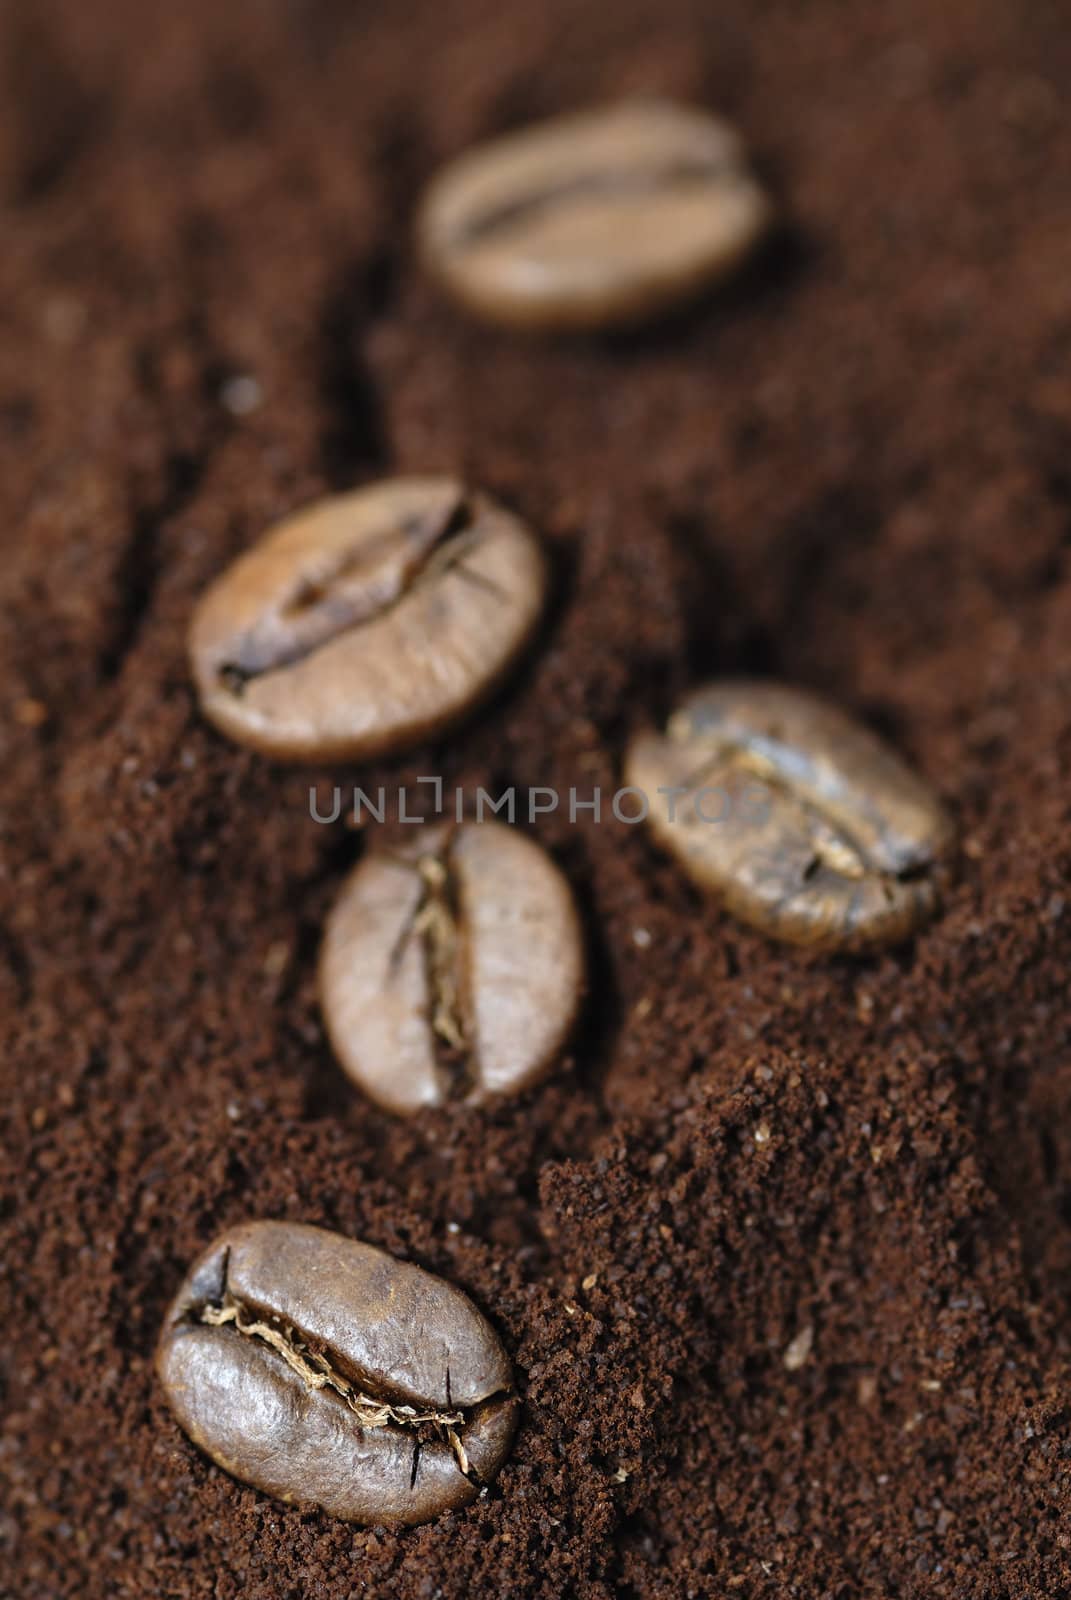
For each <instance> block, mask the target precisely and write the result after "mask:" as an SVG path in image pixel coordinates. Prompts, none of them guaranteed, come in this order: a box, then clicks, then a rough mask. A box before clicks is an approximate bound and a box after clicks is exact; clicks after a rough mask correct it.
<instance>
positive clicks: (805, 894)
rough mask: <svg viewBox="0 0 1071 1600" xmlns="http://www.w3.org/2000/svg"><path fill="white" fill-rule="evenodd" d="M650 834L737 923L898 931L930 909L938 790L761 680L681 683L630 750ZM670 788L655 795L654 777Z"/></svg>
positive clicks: (871, 937) (831, 931)
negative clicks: (662, 718) (677, 700)
mask: <svg viewBox="0 0 1071 1600" xmlns="http://www.w3.org/2000/svg"><path fill="white" fill-rule="evenodd" d="M626 781H627V782H628V783H630V784H634V785H635V786H636V787H637V788H639V789H642V790H643V791H644V792H645V793H646V794H647V796H648V799H649V802H650V814H649V815H650V822H651V826H652V827H653V829H654V831H655V833H656V835H657V837H658V838H659V840H660V841H661V842H662V843H663V844H664V845H665V846H666V847H667V848H668V849H669V850H670V851H672V853H673V854H674V855H676V856H677V857H678V858H679V859H680V860H681V861H682V863H683V864H684V866H685V867H686V869H687V870H688V872H689V873H690V875H691V876H692V877H693V878H694V879H695V880H696V882H697V883H699V884H701V885H703V886H704V887H705V888H709V889H712V890H714V891H715V893H716V894H718V895H719V896H720V898H721V899H722V900H723V901H724V902H725V904H726V905H727V906H728V907H729V909H730V910H732V911H733V912H735V913H736V915H737V916H739V917H741V918H742V919H743V920H744V921H745V922H749V923H751V924H752V925H753V926H754V927H756V928H759V929H761V930H762V931H763V932H764V933H768V934H771V935H773V936H774V937H775V938H779V939H787V940H790V941H791V942H792V943H795V944H802V945H812V946H821V947H827V948H836V949H851V948H853V947H861V946H868V945H878V944H889V943H895V942H896V941H898V940H901V939H904V938H907V937H908V936H909V935H910V934H911V933H913V932H914V931H915V930H916V929H917V928H919V927H920V926H921V925H922V924H923V923H924V922H925V921H926V920H927V919H928V918H929V917H930V916H931V915H932V914H933V912H934V911H935V909H936V907H937V902H938V886H937V877H938V867H939V864H940V860H941V857H942V854H943V853H944V852H945V851H946V850H947V848H948V846H949V843H950V839H951V827H950V824H949V821H948V819H947V817H946V815H945V813H944V811H943V810H942V807H941V805H940V802H939V801H938V800H937V798H936V796H935V795H934V794H933V793H932V792H931V791H930V789H929V788H928V786H927V785H926V784H925V783H923V781H922V780H921V779H920V778H918V777H916V776H915V774H914V773H913V772H911V771H910V769H909V768H908V767H906V766H905V765H904V763H903V762H902V761H901V760H900V759H899V757H898V756H896V755H895V754H894V753H893V752H892V751H891V750H890V749H888V747H887V746H886V745H884V744H883V743H882V742H881V741H880V740H879V739H878V738H877V737H876V736H875V735H874V734H872V733H870V732H869V731H868V730H867V729H866V728H863V727H860V726H859V725H858V723H855V722H853V721H852V720H851V719H850V718H849V717H847V716H845V715H844V713H843V712H841V711H839V710H838V709H837V708H836V707H835V706H832V705H829V704H828V703H827V702H825V701H823V700H820V699H817V698H816V697H815V696H813V695H810V694H805V693H803V692H802V691H800V690H797V689H790V688H785V687H783V686H781V685H778V684H771V683H750V682H739V683H720V684H713V685H711V686H710V687H708V688H705V689H700V690H699V691H698V692H697V693H695V694H693V695H691V696H690V697H689V698H688V699H687V700H686V701H685V702H684V704H683V706H682V707H681V708H680V710H679V711H677V712H676V713H675V714H674V715H673V717H671V719H670V722H669V725H668V728H667V730H666V732H665V734H664V735H662V734H653V733H644V734H641V735H640V736H638V737H637V738H635V739H634V740H633V741H632V743H631V745H630V747H629V751H628V756H627V762H626ZM660 789H661V790H663V791H669V792H666V793H664V794H663V795H661V796H660V795H659V794H658V792H657V791H658V790H660Z"/></svg>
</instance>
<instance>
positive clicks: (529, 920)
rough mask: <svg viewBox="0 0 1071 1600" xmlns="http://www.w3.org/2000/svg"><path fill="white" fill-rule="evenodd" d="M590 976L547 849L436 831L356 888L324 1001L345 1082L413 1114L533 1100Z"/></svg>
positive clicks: (327, 951)
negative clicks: (454, 1105)
mask: <svg viewBox="0 0 1071 1600" xmlns="http://www.w3.org/2000/svg"><path fill="white" fill-rule="evenodd" d="M583 975H584V960H583V943H582V937H581V931H580V923H579V919H578V917H577V913H576V908H575V906H574V904H573V899H572V895H571V893H570V891H569V886H568V884H567V883H566V881H565V879H564V878H563V877H562V875H561V873H560V872H559V871H558V869H557V867H556V866H555V865H554V863H553V862H552V861H551V860H550V858H549V856H547V855H546V854H545V853H544V851H543V850H541V849H540V848H539V846H538V845H536V844H533V843H532V841H531V840H530V839H527V838H525V836H524V835H523V834H521V833H517V832H516V831H514V829H512V828H509V827H506V826H504V825H502V824H499V823H490V822H487V823H465V824H463V825H462V826H461V827H454V826H450V825H432V826H428V827H426V828H422V829H421V830H420V832H419V834H418V835H417V836H416V837H415V838H414V840H413V841H412V843H411V844H408V845H407V846H406V847H405V848H404V849H403V850H401V851H398V852H387V851H381V852H378V853H374V854H371V855H368V856H366V857H365V859H364V860H363V861H361V862H360V863H359V864H358V866H357V867H356V868H355V870H354V871H353V873H352V874H351V875H350V877H349V879H348V880H347V882H346V884H345V886H344V888H343V890H342V893H341V895H340V896H339V899H338V901H337V902H336V904H335V906H334V908H333V910H332V912H331V915H330V917H329V919H328V923H327V930H326V934H325V937H324V944H323V952H322V955H321V959H320V997H321V1003H322V1006H323V1012H324V1018H325V1021H326V1024H327V1031H328V1034H329V1035H330V1038H331V1043H332V1045H333V1047H334V1050H335V1053H336V1055H337V1056H338V1059H339V1060H340V1061H341V1063H342V1065H343V1067H344V1068H345V1070H346V1072H347V1073H348V1074H349V1075H350V1077H351V1078H352V1079H353V1080H354V1082H355V1083H357V1084H358V1085H359V1086H360V1088H362V1089H363V1090H364V1091H365V1093H366V1094H367V1095H369V1096H370V1097H371V1099H373V1100H375V1101H377V1102H378V1103H379V1104H380V1105H382V1106H384V1107H386V1109H387V1110H388V1111H394V1112H399V1113H402V1114H405V1113H408V1112H413V1111H417V1110H419V1109H420V1108H421V1107H422V1106H438V1105H442V1104H443V1103H444V1102H445V1101H447V1100H448V1099H451V1098H459V1099H467V1100H469V1101H470V1102H476V1101H479V1100H482V1099H484V1098H486V1097H487V1096H490V1095H500V1094H510V1093H517V1092H518V1091H519V1090H521V1089H523V1088H525V1087H527V1085H528V1084H530V1083H532V1082H533V1081H534V1080H535V1079H536V1078H538V1077H539V1075H540V1074H541V1073H542V1072H543V1071H544V1070H545V1069H546V1068H548V1067H549V1066H550V1065H551V1064H552V1063H553V1061H554V1058H555V1056H556V1055H557V1054H558V1053H559V1051H560V1050H561V1048H562V1046H563V1044H564V1042H565V1040H566V1038H567V1036H568V1034H569V1031H570V1029H571V1028H572V1025H573V1022H574V1020H575V1017H576V1013H577V1008H578V1005H579V1000H580V995H581V991H582V986H583Z"/></svg>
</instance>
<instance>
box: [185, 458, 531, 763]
mask: <svg viewBox="0 0 1071 1600" xmlns="http://www.w3.org/2000/svg"><path fill="white" fill-rule="evenodd" d="M546 581H547V580H546V570H545V564H544V558H543V555H542V552H541V549H540V547H539V545H538V543H537V541H536V539H535V538H534V536H533V535H532V533H531V532H530V531H529V530H528V528H526V527H525V525H524V524H523V523H522V522H521V521H520V520H519V519H518V518H517V517H515V516H513V515H512V513H510V512H508V511H506V510H505V509H503V508H502V507H501V506H498V505H496V504H495V503H494V502H493V501H491V500H490V499H488V498H487V497H486V496H485V495H482V494H478V493H474V492H470V491H468V490H466V489H464V488H463V487H461V486H460V485H459V484H457V483H455V482H453V481H451V480H449V479H444V478H398V479H393V480H389V481H387V482H384V483H379V484H375V485H373V486H371V487H369V488H365V489H360V490H357V491H356V492H354V493H352V494H346V495H339V496H336V497H335V498H333V499H329V500H324V501H321V502H320V503H319V504H317V505H314V506H311V507H310V508H308V509H307V510H305V511H302V512H300V513H299V514H298V515H296V516H294V517H291V518H288V519H287V520H286V521H285V522H283V523H282V524H281V525H280V526H279V527H278V528H276V529H275V530H274V531H272V532H270V533H269V534H268V535H267V536H266V537H265V538H264V539H262V540H261V541H260V543H259V544H257V545H255V546H254V547H253V548H252V549H251V550H250V551H248V552H247V553H246V554H245V555H243V556H241V557H240V558H239V559H238V560H237V561H235V562H234V564H233V565H232V566H231V567H230V568H229V569H228V570H227V571H226V572H225V573H224V574H223V575H222V576H221V577H220V578H219V579H218V580H217V581H216V582H215V583H214V584H213V585H212V586H211V588H210V589H209V590H208V591H207V593H206V594H205V595H204V596H203V597H202V599H201V601H200V603H199V605H198V607H197V609H196V612H195V614H194V618H193V623H192V627H191V631H190V658H191V664H192V669H193V676H194V681H195V683H196V686H197V690H198V694H199V697H200V702H201V706H202V709H203V711H204V713H205V715H206V716H207V717H209V718H210V720H211V721H212V722H214V723H215V724H216V726H217V727H218V728H220V729H221V730H222V731H223V732H224V733H226V734H228V735H229V736H230V737H231V738H232V739H235V740H236V741H237V742H238V743H240V744H245V745H250V746H252V747H253V748H254V749H257V750H260V751H263V752H264V753H265V754H267V755H271V756H276V757H278V758H281V759H284V760H298V761H302V760H307V761H317V760H347V759H359V758H363V757H368V756H373V755H379V754H382V753H384V752H385V751H391V750H396V749H398V748H399V747H401V746H404V745H408V744H413V743H417V742H419V741H420V740H421V739H423V738H426V737H430V736H433V735H435V734H438V733H440V732H442V731H443V730H444V729H446V728H448V727H451V726H452V725H453V724H454V723H456V722H457V721H458V720H460V719H461V718H462V717H464V716H465V715H467V714H468V713H469V712H470V711H472V710H473V709H474V708H475V707H476V706H477V705H478V704H479V702H480V701H481V700H483V699H484V698H485V697H486V696H487V694H489V693H490V691H491V690H492V689H493V688H494V687H495V686H496V685H497V684H498V683H499V682H500V681H501V679H502V678H503V677H504V675H505V674H506V673H507V672H508V671H509V669H510V667H511V666H512V665H513V663H514V662H515V661H516V659H517V657H518V656H519V655H520V653H521V651H522V650H523V649H524V646H525V645H526V644H527V642H528V640H529V639H530V637H531V635H532V633H533V631H534V629H535V627H536V624H537V623H538V620H539V616H540V613H541V611H542V607H543V602H544V597H545V593H546Z"/></svg>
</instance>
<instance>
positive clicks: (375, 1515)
mask: <svg viewBox="0 0 1071 1600" xmlns="http://www.w3.org/2000/svg"><path fill="white" fill-rule="evenodd" d="M156 1365H157V1371H158V1373H159V1377H160V1381H161V1383H162V1385H163V1388H164V1392H165V1394H166V1396H167V1400H168V1404H169V1405H170V1407H171V1409H172V1411H173V1412H174V1414H175V1416H176V1418H177V1419H178V1421H179V1423H180V1424H181V1425H182V1427H183V1428H184V1429H185V1430H186V1432H187V1433H188V1434H189V1435H190V1437H191V1439H193V1441H194V1443H195V1444H197V1445H199V1446H200V1447H201V1449H203V1450H204V1451H206V1452H207V1454H208V1455H210V1456H211V1457H212V1459H213V1460H214V1461H215V1462H216V1463H217V1464H218V1465H219V1466H221V1467H223V1468H224V1470H225V1471H227V1472H229V1473H231V1474H233V1476H234V1477H236V1478H240V1479H242V1480H243V1482H245V1483H250V1484H253V1485H254V1486H255V1487H256V1488H258V1489H263V1490H265V1491H266V1492H267V1493H268V1494H272V1495H274V1496H275V1497H276V1498H277V1499H280V1500H285V1501H290V1502H293V1503H295V1504H298V1505H316V1506H321V1507H322V1508H323V1509H324V1510H325V1511H327V1512H329V1513H330V1514H331V1515H332V1516H336V1517H341V1518H344V1519H345V1520H346V1521H350V1522H360V1523H365V1524H369V1525H371V1524H379V1523H382V1524H388V1525H389V1524H395V1525H405V1524H414V1523H420V1522H428V1521H430V1520H432V1519H433V1518H434V1517H438V1516H441V1515H442V1513H443V1512H445V1511H450V1510H453V1509H455V1508H456V1507H458V1506H463V1505H467V1504H468V1503H469V1502H470V1501H472V1500H474V1499H475V1498H476V1496H477V1494H478V1493H479V1492H480V1489H481V1487H482V1486H483V1485H484V1484H487V1483H490V1482H491V1481H492V1479H493V1478H494V1477H495V1476H496V1474H497V1473H498V1470H499V1468H500V1466H501V1465H502V1462H503V1460H504V1459H505V1457H506V1455H507V1454H508V1451H509V1448H510V1444H511V1443H512V1439H513V1433H514V1429H515V1426H516V1420H517V1412H518V1402H517V1400H516V1397H515V1395H514V1393H513V1372H512V1369H511V1367H510V1363H509V1360H508V1358H507V1356H506V1353H505V1351H504V1350H503V1348H502V1345H501V1343H500V1342H499V1339H498V1337H497V1335H496V1334H495V1332H494V1330H493V1328H492V1327H491V1325H490V1323H488V1322H487V1320H486V1318H485V1317H483V1316H482V1315H481V1313H480V1312H479V1311H478V1310H477V1309H476V1307H475V1306H474V1305H473V1304H472V1302H471V1300H469V1298H468V1297H467V1295H465V1294H463V1293H462V1292H461V1290H460V1289H456V1288H454V1286H453V1285H452V1284H449V1283H446V1282H445V1281H444V1280H443V1279H441V1278H437V1277H435V1276H434V1275H433V1274H432V1273H430V1272H425V1271H423V1270H422V1269H421V1268H419V1267H415V1266H412V1265H411V1264H409V1263H407V1262H402V1261H396V1260H395V1259H394V1258H393V1257H392V1256H389V1255H387V1254H385V1252H383V1251H381V1250H376V1249H373V1247H372V1246H371V1245H367V1244H361V1243H359V1242H358V1241H357V1240H354V1239H346V1238H344V1237H342V1235H340V1234H335V1233H329V1232H327V1231H326V1230H325V1229H322V1228H313V1227H307V1226H305V1225H303V1224H299V1223H288V1222H251V1223H246V1224H244V1225H242V1226H240V1227H236V1228H232V1229H230V1230H229V1231H228V1232H227V1233H224V1234H223V1235H221V1237H220V1238H218V1239H217V1240H216V1241H215V1243H214V1244H213V1245H211V1247H210V1248H209V1249H208V1250H207V1251H206V1252H205V1253H204V1255H202V1256H201V1258H200V1259H199V1260H198V1261H197V1262H196V1263H195V1265H194V1266H193V1267H192V1268H191V1270H190V1272H189V1274H188V1276H187V1278H186V1280H185V1282H184V1283H183V1285H182V1288H181V1289H180V1290H179V1293H178V1295H177V1296H176V1298H175V1300H174V1302H173V1303H172V1305H171V1308H170V1310H169V1311H168V1313H167V1317H166V1319H165V1323H164V1329H163V1333H162V1335H161V1338H160V1344H159V1348H158V1352H157V1358H156Z"/></svg>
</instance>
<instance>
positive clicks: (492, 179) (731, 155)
mask: <svg viewBox="0 0 1071 1600" xmlns="http://www.w3.org/2000/svg"><path fill="white" fill-rule="evenodd" d="M770 217H771V208H770V204H769V201H768V200H767V198H766V195H765V193H764V192H763V190H762V188H761V187H760V186H759V184H758V183H757V182H756V180H755V178H754V177H753V176H752V175H751V173H750V171H749V170H748V166H747V160H746V156H745V151H744V147H743V144H742V142H741V140H740V139H739V137H738V136H737V134H736V133H734V132H733V130H732V129H731V128H728V127H726V125H725V124H724V123H722V122H719V121H718V120H717V119H716V118H714V117H711V116H708V115H707V114H706V113H704V112H700V111H693V110H688V109H687V108H686V107H683V106H677V105H672V104H670V103H668V102H664V101H647V100H637V101H626V102H624V103H622V104H619V105H615V106H609V107H606V108H605V109H602V110H597V111H589V112H585V113H582V114H581V115H577V116H569V117H561V118H559V119H557V120H556V121H554V122H549V123H544V124H542V125H540V126H537V127H534V128H531V129H528V130H526V131H524V132H521V133H516V134H512V135H510V136H507V137H506V138H503V139H499V140H496V141H495V142H494V143H492V144H488V145H484V146H481V147H480V148H478V149H476V150H473V151H471V152H470V153H469V154H467V155H464V156H461V157H460V158H459V159H458V160H456V161H455V162H454V163H453V164H452V165H451V166H449V167H447V168H446V170H445V171H444V172H443V173H442V174H441V175H440V176H439V177H438V178H437V179H436V180H435V182H434V183H433V184H432V185H431V187H430V189H429V190H428V193H427V195H426V197H425V199H424V201H423V204H422V207H421V211H420V217H419V224H418V231H419V236H420V243H421V249H422V252H423V255H424V259H425V262H426V264H427V266H428V268H429V270H430V271H431V272H432V273H433V274H434V275H435V276H436V277H437V278H438V279H439V280H440V281H441V282H442V283H443V284H445V286H446V287H447V288H448V289H449V290H450V291H451V292H452V293H453V294H454V295H455V297H456V298H457V299H458V300H459V301H461V302H462V303H463V304H464V305H465V306H467V307H468V308H469V309H470V310H472V311H474V312H476V313H477V314H478V315H482V316H486V317H489V318H491V319H493V320H495V321H499V322H504V323H510V324H514V325H518V326H529V327H535V328H547V329H550V328H598V327H605V326H609V325H611V324H614V323H624V322H633V321H638V320H642V319H643V318H646V317H649V316H651V315H653V314H655V313H657V312H659V311H662V310H665V309H666V308H667V307H670V306H673V305H676V304H678V303H679V302H681V301H684V300H687V299H689V298H691V297H692V296H693V295H694V294H696V293H697V292H698V291H699V290H700V289H702V288H705V287H706V286H707V285H709V284H711V283H713V282H715V281H717V280H718V279H720V278H723V277H725V276H726V275H727V274H728V273H729V272H731V271H732V269H733V268H735V267H736V266H737V264H738V263H739V262H740V261H741V260H742V259H743V257H744V256H746V255H747V253H748V252H749V251H750V250H751V249H752V247H753V246H754V245H755V243H756V242H757V240H758V239H759V238H760V237H761V235H762V234H763V233H764V231H765V230H766V228H767V226H768V224H769V221H770Z"/></svg>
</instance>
